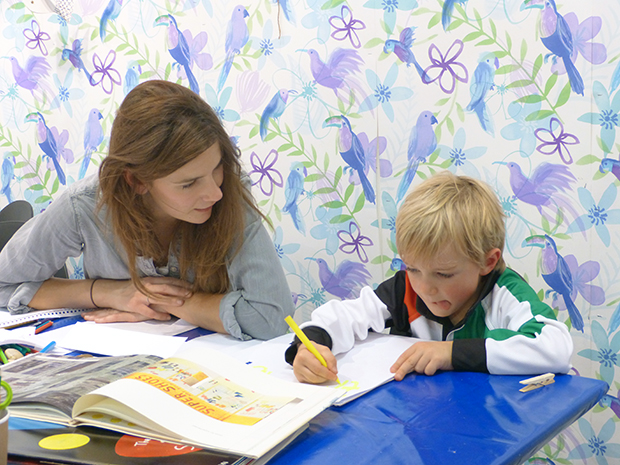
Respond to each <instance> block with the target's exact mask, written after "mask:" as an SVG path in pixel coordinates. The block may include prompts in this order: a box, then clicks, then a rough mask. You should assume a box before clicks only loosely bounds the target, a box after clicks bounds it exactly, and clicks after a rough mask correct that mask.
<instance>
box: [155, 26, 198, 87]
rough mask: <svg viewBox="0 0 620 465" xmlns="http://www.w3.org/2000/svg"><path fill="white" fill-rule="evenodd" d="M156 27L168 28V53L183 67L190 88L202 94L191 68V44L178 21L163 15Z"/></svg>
mask: <svg viewBox="0 0 620 465" xmlns="http://www.w3.org/2000/svg"><path fill="white" fill-rule="evenodd" d="M155 26H167V28H166V43H167V46H168V52H169V53H170V56H171V57H172V59H173V60H174V61H176V63H178V65H179V66H182V67H183V70H184V71H185V75H186V76H187V80H188V81H189V88H190V89H191V90H192V91H193V92H195V93H196V94H200V86H199V85H198V81H197V80H196V77H195V76H194V73H193V72H192V68H191V66H190V63H191V57H190V50H189V44H188V43H187V39H186V38H185V36H184V35H183V33H182V32H181V31H180V30H179V28H178V26H177V21H176V19H174V16H172V15H162V16H159V17H158V18H157V19H155Z"/></svg>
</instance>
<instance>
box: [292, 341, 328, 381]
mask: <svg viewBox="0 0 620 465" xmlns="http://www.w3.org/2000/svg"><path fill="white" fill-rule="evenodd" d="M311 344H314V346H315V347H316V348H317V350H318V351H319V353H320V354H321V355H322V356H323V358H324V359H325V362H326V363H327V367H324V366H323V365H322V364H321V362H319V359H318V358H316V357H315V356H314V355H313V354H312V352H310V351H309V350H308V349H306V346H305V345H303V344H300V345H299V348H298V349H297V355H296V356H295V360H294V361H293V372H294V373H295V376H296V377H297V379H298V380H299V381H301V382H302V383H312V384H318V383H322V382H324V381H336V380H337V379H338V368H337V366H336V365H337V364H336V358H335V357H334V354H332V351H331V350H329V347H326V346H324V345H321V344H316V343H314V342H311Z"/></svg>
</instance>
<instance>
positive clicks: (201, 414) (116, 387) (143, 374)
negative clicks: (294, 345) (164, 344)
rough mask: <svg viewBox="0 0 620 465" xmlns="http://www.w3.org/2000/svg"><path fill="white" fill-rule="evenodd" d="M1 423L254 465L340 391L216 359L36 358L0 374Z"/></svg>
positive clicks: (207, 355) (214, 355) (189, 355)
mask: <svg viewBox="0 0 620 465" xmlns="http://www.w3.org/2000/svg"><path fill="white" fill-rule="evenodd" d="M2 376H3V380H6V381H7V382H8V383H9V384H10V385H11V386H12V388H13V391H14V393H15V395H14V398H13V402H12V403H11V406H10V407H9V410H10V412H11V415H13V416H16V417H24V418H32V419H39V420H47V421H53V422H57V423H60V424H65V425H92V426H99V427H103V428H107V429H111V430H114V431H120V432H123V433H126V434H134V435H139V436H144V437H150V438H154V439H161V440H166V441H173V442H179V443H181V444H189V445H193V446H197V447H201V448H205V449H209V450H214V451H220V452H227V453H234V454H239V455H243V456H246V457H254V458H255V457H260V456H263V455H264V454H266V453H268V452H269V451H270V450H271V449H273V448H274V447H276V446H278V445H279V444H280V443H282V442H283V441H285V440H286V439H287V438H289V437H290V436H291V435H294V434H296V433H297V432H298V431H299V430H300V429H301V428H303V427H305V425H306V424H307V423H308V421H309V420H311V419H312V418H314V417H315V416H316V415H318V414H319V413H320V412H321V411H322V410H324V409H325V408H327V407H329V406H330V405H331V404H332V403H333V402H334V401H335V400H336V399H337V398H338V397H339V396H340V395H341V392H338V390H335V389H332V388H326V387H322V386H312V385H304V384H296V383H289V382H286V381H282V380H278V379H275V378H273V377H269V376H267V375H265V374H264V373H261V372H260V371H259V370H255V369H253V368H251V367H249V366H246V365H245V364H243V363H242V362H239V361H238V360H235V359H234V358H231V357H228V356H227V355H226V354H224V353H222V352H219V351H215V350H210V349H204V348H203V349H201V350H199V351H195V350H190V351H187V352H183V353H182V354H181V356H180V357H178V358H168V359H159V358H158V357H154V356H131V357H106V358H92V359H89V358H77V359H76V358H71V357H54V356H46V355H44V354H36V355H31V356H28V357H24V358H23V359H20V360H18V361H16V362H13V363H11V364H9V365H5V366H4V368H3V372H2Z"/></svg>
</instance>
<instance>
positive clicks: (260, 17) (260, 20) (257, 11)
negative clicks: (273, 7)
mask: <svg viewBox="0 0 620 465" xmlns="http://www.w3.org/2000/svg"><path fill="white" fill-rule="evenodd" d="M255 11H256V19H257V20H258V24H260V26H261V27H263V15H262V14H261V12H260V8H257V9H256V10H255Z"/></svg>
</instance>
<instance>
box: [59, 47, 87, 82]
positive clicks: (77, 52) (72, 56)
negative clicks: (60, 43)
mask: <svg viewBox="0 0 620 465" xmlns="http://www.w3.org/2000/svg"><path fill="white" fill-rule="evenodd" d="M62 59H63V60H65V61H66V60H69V62H70V63H71V64H72V65H73V67H74V68H76V69H77V70H78V71H84V74H86V77H87V78H88V83H89V84H91V85H92V79H91V77H90V73H89V72H88V70H87V69H86V67H85V66H84V62H83V61H82V40H81V39H75V40H74V41H73V45H72V47H71V48H70V49H69V48H65V49H63V50H62Z"/></svg>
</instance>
